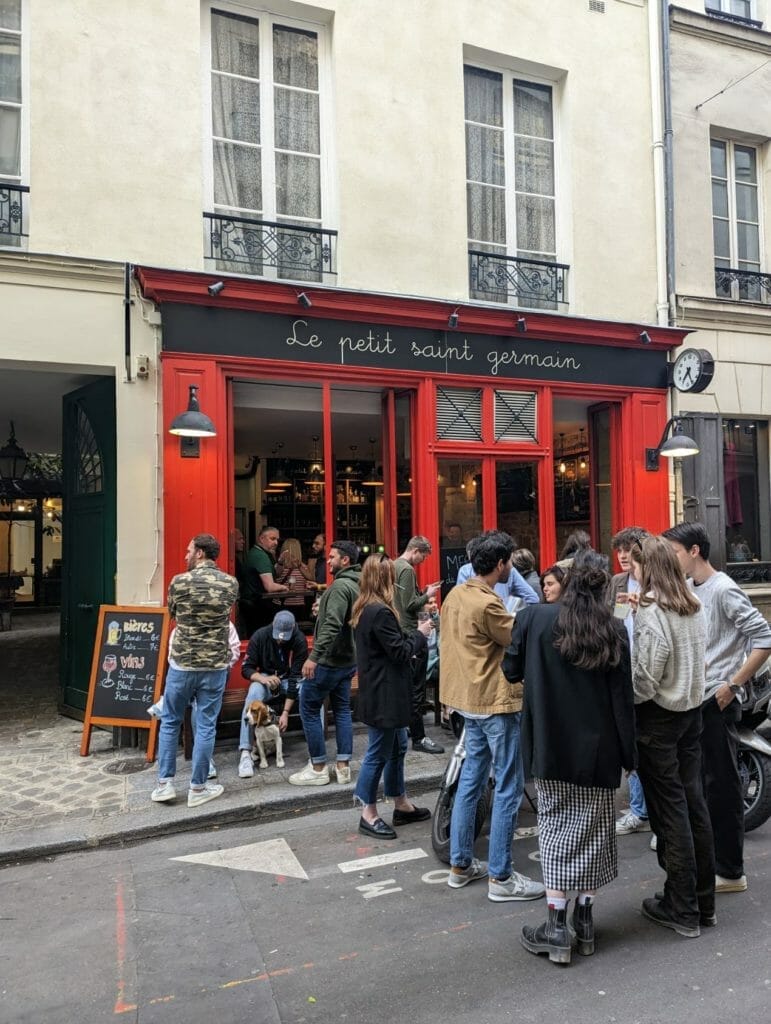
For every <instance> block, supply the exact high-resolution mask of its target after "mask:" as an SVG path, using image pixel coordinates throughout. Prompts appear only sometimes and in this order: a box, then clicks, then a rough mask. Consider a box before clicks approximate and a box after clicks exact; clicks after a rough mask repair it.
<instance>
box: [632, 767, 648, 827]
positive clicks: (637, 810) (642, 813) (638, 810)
mask: <svg viewBox="0 0 771 1024" xmlns="http://www.w3.org/2000/svg"><path fill="white" fill-rule="evenodd" d="M627 782H628V783H629V810H630V811H631V812H632V814H635V815H637V817H638V818H645V820H646V821H647V820H648V808H647V807H646V806H645V793H643V788H642V782H640V776H639V775H638V774H637V772H630V773H629V778H628V779H627Z"/></svg>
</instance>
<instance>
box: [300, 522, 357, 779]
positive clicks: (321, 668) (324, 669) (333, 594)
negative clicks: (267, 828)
mask: <svg viewBox="0 0 771 1024" xmlns="http://www.w3.org/2000/svg"><path fill="white" fill-rule="evenodd" d="M358 559H359V549H358V547H357V546H356V545H355V544H354V543H353V542H352V541H349V540H336V541H334V542H333V543H332V544H331V545H330V547H329V556H328V557H327V567H328V569H329V573H330V575H331V576H332V583H331V584H330V586H329V587H328V588H327V589H326V590H325V591H324V593H323V594H322V595H321V600H320V601H319V611H318V615H317V616H316V626H315V628H314V630H313V650H312V651H311V653H310V654H309V655H308V658H307V660H306V662H305V664H304V665H303V668H302V675H303V684H302V686H301V687H300V718H301V720H302V723H303V729H304V730H305V739H306V740H307V741H308V752H309V753H310V761H309V762H308V764H307V765H306V766H305V768H303V769H302V771H299V772H295V773H294V775H290V776H289V781H290V783H291V784H292V785H293V786H326V785H327V784H328V782H329V771H328V769H327V746H326V743H325V742H324V727H323V726H322V724H321V715H320V712H321V707H322V705H323V703H324V701H325V700H326V698H327V697H329V703H330V705H331V708H332V711H333V713H334V716H335V738H336V742H337V764H336V765H335V776H336V778H337V781H338V782H343V783H344V782H350V781H351V765H350V762H351V755H352V754H353V721H352V718H351V679H352V678H353V675H354V673H355V672H356V648H355V646H354V642H353V628H352V626H351V611H352V609H353V602H354V601H355V600H356V598H357V597H358V596H359V578H360V576H361V566H360V565H359V564H358Z"/></svg>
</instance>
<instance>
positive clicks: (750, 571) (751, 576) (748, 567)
mask: <svg viewBox="0 0 771 1024" xmlns="http://www.w3.org/2000/svg"><path fill="white" fill-rule="evenodd" d="M725 571H726V573H727V574H728V575H729V576H730V577H731V579H732V580H735V581H736V583H739V584H745V585H746V584H748V583H769V582H771V562H729V563H728V565H726V567H725Z"/></svg>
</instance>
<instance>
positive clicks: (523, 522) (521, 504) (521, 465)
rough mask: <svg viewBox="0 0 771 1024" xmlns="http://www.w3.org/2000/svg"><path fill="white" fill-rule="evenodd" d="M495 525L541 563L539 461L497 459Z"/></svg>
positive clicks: (537, 562) (537, 563)
mask: <svg viewBox="0 0 771 1024" xmlns="http://www.w3.org/2000/svg"><path fill="white" fill-rule="evenodd" d="M495 525H496V527H497V528H498V529H499V530H504V531H505V532H506V533H508V534H510V535H511V536H512V537H513V538H514V540H515V541H516V543H517V547H520V548H527V549H528V550H530V551H532V553H533V555H534V556H535V564H536V565H540V561H539V556H540V551H541V538H540V528H539V515H538V463H537V462H519V461H508V460H507V461H503V460H501V459H496V461H495Z"/></svg>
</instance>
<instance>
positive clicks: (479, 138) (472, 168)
mask: <svg viewBox="0 0 771 1024" xmlns="http://www.w3.org/2000/svg"><path fill="white" fill-rule="evenodd" d="M466 177H467V178H471V179H472V181H485V182H487V183H488V184H490V185H504V184H505V182H506V177H505V168H504V156H503V132H502V131H499V130H498V129H497V128H482V127H481V126H480V125H476V124H467V125H466Z"/></svg>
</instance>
